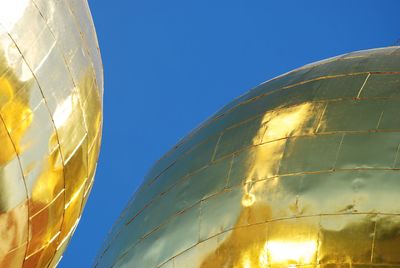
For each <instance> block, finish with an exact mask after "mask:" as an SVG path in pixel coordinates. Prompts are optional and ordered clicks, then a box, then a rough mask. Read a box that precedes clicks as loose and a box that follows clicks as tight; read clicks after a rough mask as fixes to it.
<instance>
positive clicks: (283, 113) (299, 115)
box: [263, 103, 313, 140]
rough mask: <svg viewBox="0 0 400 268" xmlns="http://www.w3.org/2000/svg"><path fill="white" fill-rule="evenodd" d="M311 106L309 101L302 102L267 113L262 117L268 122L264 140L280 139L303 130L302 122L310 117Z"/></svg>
mask: <svg viewBox="0 0 400 268" xmlns="http://www.w3.org/2000/svg"><path fill="white" fill-rule="evenodd" d="M312 107H313V105H312V104H311V103H303V104H300V105H296V106H293V107H289V108H287V109H282V110H278V111H274V112H271V113H267V114H266V115H265V116H264V119H263V122H268V123H267V128H266V131H265V136H264V140H274V139H282V138H285V137H289V136H292V135H296V134H298V133H299V132H301V131H302V130H304V129H303V124H304V122H305V121H306V119H307V118H309V117H310V113H311V112H312Z"/></svg>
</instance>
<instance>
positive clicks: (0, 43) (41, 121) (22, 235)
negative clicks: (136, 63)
mask: <svg viewBox="0 0 400 268" xmlns="http://www.w3.org/2000/svg"><path fill="white" fill-rule="evenodd" d="M102 94H103V67H102V63H101V58H100V53H99V49H98V44H97V37H96V33H95V30H94V26H93V22H92V18H91V15H90V12H89V9H88V4H87V2H86V0H73V1H70V0H68V1H67V0H60V1H55V0H2V1H0V147H1V148H0V239H1V240H0V267H54V266H56V264H57V263H58V261H59V260H60V258H61V256H62V254H63V251H64V250H65V248H66V246H67V244H68V242H69V240H70V238H71V235H72V233H73V232H74V230H75V227H76V225H77V224H78V222H79V218H80V216H81V213H82V209H83V207H84V204H85V201H86V199H87V197H88V193H89V191H90V189H91V186H92V183H93V177H94V172H95V168H96V162H97V157H98V153H99V147H100V140H101V126H102Z"/></svg>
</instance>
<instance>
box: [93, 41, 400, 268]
mask: <svg viewBox="0 0 400 268" xmlns="http://www.w3.org/2000/svg"><path fill="white" fill-rule="evenodd" d="M399 115H400V47H389V48H384V49H375V50H368V51H361V52H354V53H350V54H347V55H343V56H339V57H336V58H333V59H329V60H326V61H322V62H318V63H315V64H312V65H307V66H304V67H302V68H300V69H297V70H295V71H292V72H290V73H288V74H285V75H282V76H280V77H277V78H275V79H273V80H270V81H268V82H266V83H264V84H262V85H260V86H258V87H256V88H255V89H253V90H251V91H249V92H248V93H246V94H244V95H243V96H241V97H239V98H238V99H236V100H234V101H233V102H232V103H230V104H228V105H227V106H226V107H224V108H223V109H222V110H221V111H219V112H218V113H216V114H215V115H214V116H213V117H211V118H210V119H209V120H207V121H206V122H205V123H204V124H202V125H201V126H200V127H199V128H197V129H196V130H195V131H193V132H192V133H191V134H189V135H188V136H187V137H186V138H185V139H183V141H181V142H180V143H179V144H178V145H177V146H176V147H174V148H173V149H172V150H171V151H170V152H168V153H167V154H166V155H165V156H164V157H163V158H161V159H160V160H159V161H158V162H157V163H156V164H155V165H154V167H153V168H152V169H151V170H150V172H149V173H148V175H147V177H146V178H145V182H144V183H143V185H142V186H141V188H140V189H139V190H138V191H137V192H136V193H135V195H134V196H133V198H132V200H131V201H130V203H129V204H128V206H127V207H126V209H125V210H124V211H123V213H122V214H121V216H120V218H119V220H118V221H117V222H116V224H115V226H114V227H113V229H112V231H111V233H110V234H109V236H108V238H107V240H106V242H105V243H104V245H103V247H102V249H101V250H100V252H99V255H98V257H97V259H96V261H95V266H96V267H163V268H172V267H175V268H178V267H179V268H180V267H202V268H209V267H210V268H211V267H213V268H214V267H221V268H222V267H224V268H226V267H237V268H239V267H240V268H253V267H307V268H308V267H349V268H350V267H400V205H399V202H398V199H399V196H400V155H399V150H400V119H399V118H400V117H399ZM133 157H134V156H133Z"/></svg>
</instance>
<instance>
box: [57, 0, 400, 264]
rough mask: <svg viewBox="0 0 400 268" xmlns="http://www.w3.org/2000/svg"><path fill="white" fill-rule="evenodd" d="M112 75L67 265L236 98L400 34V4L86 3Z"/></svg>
mask: <svg viewBox="0 0 400 268" xmlns="http://www.w3.org/2000/svg"><path fill="white" fill-rule="evenodd" d="M89 4H90V6H91V10H92V15H93V18H94V22H95V25H96V29H97V34H98V38H99V43H100V49H101V52H102V57H103V64H104V74H105V89H104V91H105V95H104V96H105V98H104V129H103V143H102V148H101V155H100V159H99V166H98V170H97V175H96V181H95V184H94V188H93V190H92V193H91V196H90V198H89V201H88V203H87V205H86V208H85V211H84V214H83V217H82V219H81V222H80V224H79V226H78V228H77V230H76V232H75V235H74V236H73V239H72V241H71V243H70V246H69V248H68V249H67V251H66V253H65V255H64V258H63V260H62V261H61V263H60V267H90V266H91V265H92V264H93V261H94V258H95V255H96V254H97V251H98V249H99V248H100V246H101V244H102V242H103V241H104V239H105V237H106V235H107V233H108V231H109V230H110V228H111V226H112V224H113V222H114V221H115V220H116V219H117V218H118V215H119V214H120V212H121V210H122V209H123V208H124V206H125V204H126V203H127V201H128V199H129V198H130V196H131V195H132V194H133V192H134V191H135V190H136V188H137V187H138V186H139V184H140V183H141V181H142V178H143V177H144V175H145V173H146V172H147V170H148V169H149V168H150V166H151V165H152V164H153V163H154V162H155V161H156V160H157V159H158V158H160V157H161V156H162V155H163V154H164V153H165V152H167V151H168V150H169V149H170V148H171V147H172V146H173V145H174V144H175V143H177V141H178V140H179V139H181V138H182V137H184V136H185V135H186V134H187V133H188V132H189V131H190V130H192V129H193V128H195V127H196V126H197V125H199V124H200V123H201V122H202V121H204V120H205V119H206V118H207V117H209V116H210V115H212V114H213V113H214V112H216V111H217V110H218V109H219V108H221V107H222V106H223V105H225V104H227V103H228V102H229V101H231V100H232V99H233V98H235V97H237V96H238V95H241V94H242V93H244V92H245V91H247V90H249V89H250V88H252V87H254V86H256V85H258V84H260V83H261V82H263V81H265V80H268V79H270V78H273V77H275V76H277V75H279V74H282V73H284V72H287V71H290V70H292V69H294V68H297V67H300V66H302V65H304V64H307V63H310V62H313V61H317V60H321V59H324V58H327V57H332V56H335V55H338V54H343V53H346V52H350V51H354V50H361V49H367V48H374V47H383V46H390V45H393V44H395V43H396V41H397V40H399V39H400V16H399V15H398V14H399V11H400V1H398V0H379V1H376V0H375V1H372V0H371V1H369V0H363V1H349V0H337V1H321V0H307V1H298V0H290V1H289V0H275V1H272V0H270V1H268V0H247V1H246V0H242V1H239V0H213V1H210V0H197V1H194V0H186V1H183V0H182V1H177V0H170V1H165V0H163V1H162V0H157V1H156V0H140V1H139V0H125V1H117V0H115V1H105V0H89Z"/></svg>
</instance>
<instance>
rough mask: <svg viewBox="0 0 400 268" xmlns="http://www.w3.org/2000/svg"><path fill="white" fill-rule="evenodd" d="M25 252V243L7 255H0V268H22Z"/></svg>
mask: <svg viewBox="0 0 400 268" xmlns="http://www.w3.org/2000/svg"><path fill="white" fill-rule="evenodd" d="M25 252H26V243H25V244H23V245H22V246H20V247H19V248H16V249H13V250H12V251H10V252H8V253H7V254H5V255H4V254H1V257H0V267H22V264H23V262H24V258H25Z"/></svg>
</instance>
